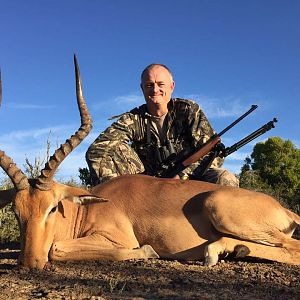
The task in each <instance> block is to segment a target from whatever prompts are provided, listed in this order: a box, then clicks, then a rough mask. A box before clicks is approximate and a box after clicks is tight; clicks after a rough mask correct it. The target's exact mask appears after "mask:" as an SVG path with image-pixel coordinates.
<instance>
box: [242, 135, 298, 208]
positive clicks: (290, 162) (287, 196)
mask: <svg viewBox="0 0 300 300" xmlns="http://www.w3.org/2000/svg"><path fill="white" fill-rule="evenodd" d="M251 178H252V179H251ZM253 178H254V179H253ZM251 180H252V181H251ZM240 181H241V186H242V187H246V188H249V186H251V185H252V186H254V189H256V190H267V191H268V192H269V193H271V194H273V195H274V196H276V197H278V198H281V199H283V200H285V201H286V202H288V204H289V205H293V206H295V205H296V206H300V203H299V195H298V193H299V190H300V149H297V148H296V146H295V145H294V144H293V143H292V142H291V141H290V140H286V141H284V140H283V139H281V138H280V137H272V138H269V139H268V140H267V141H265V142H261V143H257V144H256V145H255V146H254V148H253V152H252V154H251V158H249V157H247V158H246V160H245V164H244V165H243V167H242V171H241V174H240Z"/></svg>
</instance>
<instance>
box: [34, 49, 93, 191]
mask: <svg viewBox="0 0 300 300" xmlns="http://www.w3.org/2000/svg"><path fill="white" fill-rule="evenodd" d="M74 65H75V75H76V96H77V104H78V109H79V112H80V117H81V126H80V128H79V129H78V131H76V132H75V134H74V135H72V136H71V137H70V138H69V139H67V140H66V142H65V143H64V144H62V145H61V146H60V147H59V148H58V149H57V150H55V152H54V154H53V155H52V156H51V157H50V159H49V161H48V162H47V163H46V165H45V167H44V169H43V170H42V171H41V175H40V176H39V177H38V178H37V180H36V187H37V188H38V189H39V190H43V191H47V190H50V189H51V186H52V179H53V176H54V174H55V172H56V170H57V168H58V166H59V165H60V164H61V162H62V161H63V160H64V159H65V158H66V157H67V155H68V154H70V153H71V152H72V151H73V149H74V148H75V147H77V146H78V145H79V144H80V143H81V142H82V140H83V139H84V138H85V137H86V136H87V135H88V134H89V132H90V131H91V129H92V120H91V116H90V113H89V111H88V109H87V106H86V103H85V100H84V97H83V93H82V84H81V79H80V72H79V67H78V63H77V59H76V56H75V55H74Z"/></svg>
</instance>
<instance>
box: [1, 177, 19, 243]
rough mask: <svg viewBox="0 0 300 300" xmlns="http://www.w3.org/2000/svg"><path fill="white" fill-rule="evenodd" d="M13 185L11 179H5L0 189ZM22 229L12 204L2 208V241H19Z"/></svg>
mask: <svg viewBox="0 0 300 300" xmlns="http://www.w3.org/2000/svg"><path fill="white" fill-rule="evenodd" d="M11 187H12V184H11V183H10V180H9V179H8V178H7V179H4V180H3V181H2V182H1V183H0V190H6V189H9V188H11ZM19 237H20V231H19V226H18V221H17V219H16V217H15V214H14V212H13V210H12V207H11V204H8V205H6V206H5V207H4V208H2V209H0V243H5V242H17V241H19Z"/></svg>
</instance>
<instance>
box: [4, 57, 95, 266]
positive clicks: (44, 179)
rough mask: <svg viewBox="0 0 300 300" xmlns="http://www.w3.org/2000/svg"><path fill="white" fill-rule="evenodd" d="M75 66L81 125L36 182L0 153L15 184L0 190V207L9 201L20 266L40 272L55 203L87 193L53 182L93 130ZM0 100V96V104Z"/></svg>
mask: <svg viewBox="0 0 300 300" xmlns="http://www.w3.org/2000/svg"><path fill="white" fill-rule="evenodd" d="M74 64H75V74H76V95H77V103H78V108H79V111H80V116H81V126H80V128H79V129H78V131H77V132H76V133H75V134H74V135H72V136H71V137H70V138H69V139H67V140H66V142H65V143H64V144H62V145H61V146H60V147H59V148H58V149H57V150H56V151H55V153H54V154H53V155H52V156H51V157H50V159H49V160H48V162H47V163H46V165H45V167H44V169H43V170H42V171H41V175H40V176H39V177H38V178H37V179H35V180H31V179H28V178H27V177H26V175H25V174H24V173H23V172H22V171H21V169H19V168H18V167H17V165H16V164H15V163H14V162H13V161H12V160H11V158H10V157H8V156H7V155H6V154H5V153H4V152H3V151H1V150H0V166H1V167H2V169H3V170H4V171H5V172H6V174H7V175H8V176H9V177H10V179H11V181H12V183H13V185H14V189H11V190H7V191H0V208H1V207H3V206H5V205H6V204H8V203H10V202H12V204H13V209H14V212H15V214H16V216H17V219H18V222H19V227H20V234H21V254H20V257H19V263H20V265H23V266H25V267H29V268H40V269H41V268H43V267H44V265H45V263H46V262H47V261H48V253H49V250H50V248H51V244H52V241H53V237H54V227H55V226H54V225H55V217H56V214H57V207H58V203H59V202H60V201H61V200H62V199H64V198H68V197H75V196H81V195H80V194H87V192H86V191H84V190H81V189H76V188H75V189H74V188H71V187H68V186H65V185H62V184H58V183H55V182H54V181H53V177H54V174H55V172H56V170H57V168H58V166H59V165H60V164H61V162H62V161H63V160H64V159H65V158H66V157H67V155H68V154H69V153H70V152H71V151H72V150H73V149H74V148H75V147H76V146H78V145H79V144H80V143H81V141H82V140H83V139H84V138H85V137H86V136H87V135H88V133H89V132H90V130H91V129H92V121H91V118H90V114H89V112H88V109H87V107H86V104H85V100H84V97H83V94H82V87H81V80H80V74H79V68H78V65H77V60H76V57H75V56H74ZM0 92H1V78H0ZM1 98H2V93H1V94H0V101H1ZM0 103H1V102H0Z"/></svg>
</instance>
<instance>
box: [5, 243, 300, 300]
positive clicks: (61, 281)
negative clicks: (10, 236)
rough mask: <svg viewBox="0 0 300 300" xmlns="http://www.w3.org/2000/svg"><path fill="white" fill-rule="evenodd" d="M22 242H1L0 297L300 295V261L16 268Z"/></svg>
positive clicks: (70, 264)
mask: <svg viewBox="0 0 300 300" xmlns="http://www.w3.org/2000/svg"><path fill="white" fill-rule="evenodd" d="M18 253H19V249H18V245H12V244H10V245H0V299H5V300H8V299H272V300H273V299H289V300H291V299H300V267H299V266H290V265H284V264H279V263H271V262H262V261H251V262H249V261H235V260H227V259H226V260H225V261H221V263H219V264H218V265H217V266H215V267H213V268H208V267H205V266H203V264H202V263H201V262H180V261H166V260H158V259H152V260H148V261H142V260H138V261H126V262H103V261H91V262H67V263H66V262H55V263H53V264H52V268H51V270H47V271H45V270H43V271H38V270H34V271H25V270H19V269H18V268H17V262H16V258H17V256H18Z"/></svg>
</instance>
